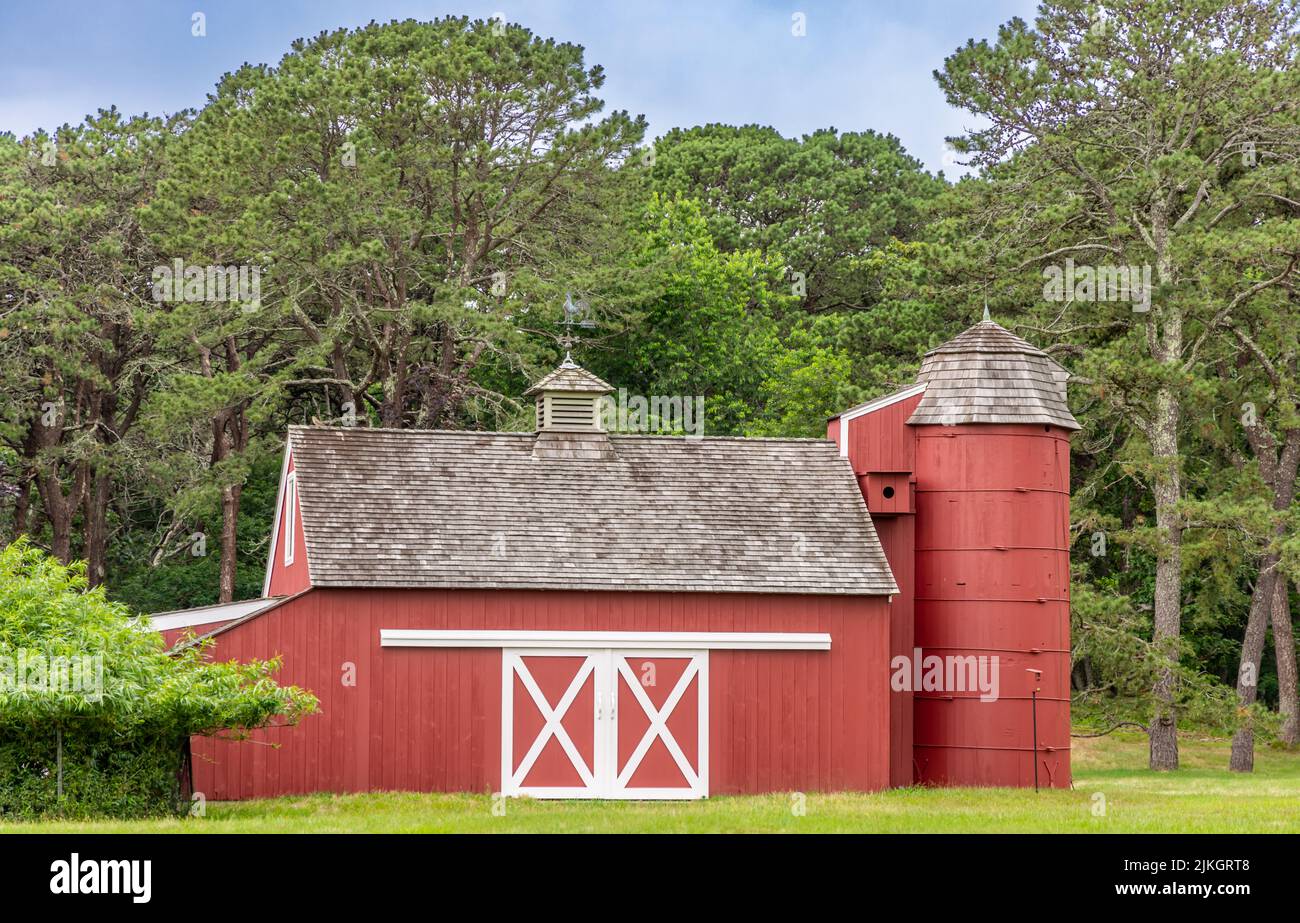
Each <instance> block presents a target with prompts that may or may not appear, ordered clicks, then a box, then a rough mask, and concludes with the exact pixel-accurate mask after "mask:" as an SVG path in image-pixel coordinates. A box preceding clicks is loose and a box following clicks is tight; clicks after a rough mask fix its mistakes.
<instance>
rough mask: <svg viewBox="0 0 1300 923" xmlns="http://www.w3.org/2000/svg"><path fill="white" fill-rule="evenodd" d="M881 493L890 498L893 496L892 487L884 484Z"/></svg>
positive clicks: (887, 498)
mask: <svg viewBox="0 0 1300 923" xmlns="http://www.w3.org/2000/svg"><path fill="white" fill-rule="evenodd" d="M881 493H882V494H884V495H885V499H886V500H889V499H892V498H893V496H894V488H892V487H888V486H886V487H885V489H884V490H882V491H881Z"/></svg>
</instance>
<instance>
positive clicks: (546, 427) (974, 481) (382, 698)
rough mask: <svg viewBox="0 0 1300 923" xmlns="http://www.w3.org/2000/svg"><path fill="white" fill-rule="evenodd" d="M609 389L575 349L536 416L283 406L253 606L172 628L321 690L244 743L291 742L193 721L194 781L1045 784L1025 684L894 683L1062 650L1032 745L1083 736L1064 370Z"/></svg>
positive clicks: (221, 790) (696, 793)
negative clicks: (682, 410) (720, 395)
mask: <svg viewBox="0 0 1300 923" xmlns="http://www.w3.org/2000/svg"><path fill="white" fill-rule="evenodd" d="M963 338H964V339H963ZM990 344H991V345H990ZM990 350H991V351H990ZM1008 350H1009V352H1008ZM972 356H973V357H974V358H972ZM1008 356H1010V358H1008ZM936 357H938V358H936ZM962 376H967V378H971V377H980V376H984V377H987V378H988V379H989V381H990V382H994V384H988V383H987V382H984V381H974V380H963V379H962ZM954 381H955V384H953V382H954ZM997 382H1001V383H1003V384H1005V385H1006V387H1005V388H1004V387H1003V385H1002V384H996V383H997ZM1035 388H1040V389H1042V392H1041V393H1038V392H1034V389H1035ZM999 389H1001V390H999ZM611 390H612V389H611V388H610V387H609V386H608V385H607V384H605V383H604V382H602V381H600V380H599V379H597V378H595V377H594V376H592V375H590V374H589V373H587V372H585V371H584V370H582V369H580V368H578V367H577V366H575V365H573V364H572V363H571V362H569V361H567V360H566V362H565V364H564V365H562V366H561V367H560V368H559V369H557V370H556V371H555V372H553V373H552V374H551V375H549V376H547V377H546V378H544V379H543V380H542V381H540V382H538V383H537V384H536V385H535V386H534V387H533V388H532V389H530V391H529V392H528V393H529V394H530V395H533V396H535V397H536V400H537V430H536V432H534V433H475V432H432V431H424V432H421V431H405V430H380V429H368V428H337V427H292V428H291V429H290V432H289V439H288V443H287V446H286V451H285V461H284V468H283V476H282V479H281V489H280V498H279V503H278V508H279V512H278V515H277V519H276V523H275V527H274V532H273V536H272V542H271V544H272V549H271V560H270V563H269V566H268V570H267V577H266V588H265V591H264V596H265V598H264V599H261V600H253V601H249V602H247V603H237V604H233V606H235V607H244V608H242V609H236V608H223V607H209V608H207V609H204V610H193V611H191V612H189V613H167V614H165V615H163V616H161V617H159V618H160V623H159V624H158V625H157V627H159V628H162V629H164V630H166V631H167V632H168V633H169V634H175V633H179V632H180V631H182V630H184V628H185V627H186V625H190V626H199V627H200V629H207V630H208V633H209V634H210V636H211V637H212V638H213V639H214V640H215V656H217V657H220V658H223V659H225V658H236V659H243V658H252V657H258V658H266V657H272V656H281V657H283V661H284V668H283V670H282V672H281V674H280V679H281V681H283V682H287V683H293V684H296V685H300V686H303V687H306V688H308V689H311V690H312V691H313V692H315V693H316V695H317V696H318V697H319V698H320V700H321V711H320V713H319V714H317V715H313V716H311V717H308V718H307V719H306V720H304V721H303V722H302V723H301V724H300V725H298V726H296V727H292V728H272V729H268V730H265V731H261V732H258V733H257V734H255V735H254V737H255V739H256V741H257V742H258V743H261V744H268V743H269V744H274V745H275V746H264V745H263V746H259V745H257V743H249V742H231V741H216V740H210V739H198V740H196V741H195V745H194V751H195V760H194V774H195V778H194V785H195V789H196V790H197V791H201V792H203V793H205V794H206V796H207V797H209V798H215V799H232V798H251V797H263V796H270V795H280V794H293V793H302V792H312V791H337V792H347V791H367V790H384V789H396V790H417V791H473V792H486V791H494V792H497V791H499V792H504V793H506V794H511V795H532V796H536V797H582V798H698V797H704V796H707V795H711V794H730V793H754V792H767V791H791V790H799V791H835V790H856V791H870V790H876V789H882V788H885V787H887V786H890V785H907V784H911V783H912V782H913V781H914V780H917V781H928V782H939V783H948V784H953V783H971V784H1028V783H1027V782H1026V781H1025V778H1024V771H1023V770H1024V769H1025V767H1028V768H1030V769H1033V767H1034V765H1035V756H1034V754H1037V753H1038V751H1039V749H1042V748H1040V747H1038V746H1036V745H1035V744H1034V742H1033V741H1030V740H1029V739H1028V735H1029V732H1028V731H1026V730H1024V728H1027V727H1028V726H1029V722H1030V718H1031V716H1030V713H1029V711H1028V710H1027V709H1026V708H1025V707H1023V706H1024V702H1023V701H1022V693H1024V692H1025V691H1026V690H1027V688H1028V685H1029V683H1028V680H1027V679H1026V678H1025V677H1028V676H1030V675H1032V674H1029V673H1026V674H1025V677H1020V676H1016V677H1014V678H1013V679H1008V680H1006V686H1005V687H1004V689H1003V691H1004V692H1006V693H1009V694H1010V695H1011V698H1010V699H1008V700H1005V701H1004V700H1002V699H1000V698H998V697H997V696H994V699H995V700H996V701H990V702H984V701H979V699H978V698H971V696H970V695H968V693H973V694H974V695H975V696H979V694H980V692H981V690H980V689H971V690H965V691H963V692H961V693H960V694H951V693H944V694H942V695H940V696H937V697H931V696H930V695H929V693H928V692H926V691H924V690H920V691H917V690H913V689H911V688H899V677H900V669H899V667H898V663H899V661H898V658H899V657H903V658H905V659H906V661H907V663H908V668H907V670H906V671H904V679H906V678H907V677H910V676H911V675H912V669H911V667H912V664H911V662H910V658H911V657H912V655H913V653H914V648H915V647H916V646H922V647H924V648H926V649H928V650H934V651H944V652H947V651H952V652H958V651H960V652H962V653H966V652H973V655H972V660H974V659H975V656H984V655H986V654H987V653H988V652H990V651H995V650H996V651H1006V652H1007V653H1006V654H1004V656H1009V655H1010V654H1011V653H1012V652H1013V651H1014V655H1015V656H1014V657H1013V661H1014V664H1015V667H1014V669H1013V670H1012V671H1011V672H1013V673H1014V672H1015V671H1016V670H1021V669H1032V668H1034V665H1037V666H1038V667H1042V668H1044V669H1043V679H1042V684H1043V686H1044V688H1043V692H1042V694H1041V695H1040V696H1039V697H1038V703H1037V705H1038V720H1039V729H1040V731H1041V732H1043V733H1042V734H1041V735H1040V736H1041V737H1042V738H1043V742H1044V744H1045V745H1046V743H1047V742H1048V741H1050V746H1051V748H1052V752H1053V753H1057V754H1059V753H1060V752H1061V751H1062V750H1064V752H1065V754H1066V755H1067V757H1068V686H1067V687H1060V686H1059V684H1060V682H1061V681H1064V682H1066V683H1068V673H1069V670H1068V666H1069V657H1068V647H1069V645H1068V593H1067V589H1066V587H1067V584H1066V582H1065V581H1067V580H1068V567H1064V565H1063V563H1062V562H1063V559H1062V558H1061V555H1062V554H1064V549H1065V545H1064V544H1063V542H1064V538H1065V533H1064V528H1065V524H1066V522H1067V521H1068V442H1067V439H1068V434H1069V430H1070V429H1072V428H1077V424H1075V423H1074V421H1073V418H1072V417H1069V411H1068V410H1067V409H1065V404H1064V378H1063V373H1062V372H1060V371H1059V366H1056V365H1055V363H1051V360H1049V359H1047V358H1046V356H1045V355H1044V354H1042V353H1041V352H1039V351H1038V350H1036V349H1034V347H1032V346H1030V345H1029V344H1027V343H1025V342H1024V341H1023V340H1020V339H1019V338H1016V337H1013V336H1012V335H1011V334H1009V333H1007V332H1006V331H1004V330H1002V328H1000V327H997V325H995V324H992V325H990V324H981V325H978V326H977V327H975V328H972V330H971V331H968V332H967V333H966V334H963V335H962V337H959V338H958V339H957V340H955V341H953V343H951V344H947V345H945V346H944V347H941V348H940V350H937V351H936V352H935V353H932V354H931V355H930V356H928V357H927V359H926V365H925V366H924V367H923V369H922V373H921V381H920V382H919V383H918V385H916V386H914V387H913V388H910V389H907V390H906V391H904V392H900V393H899V394H897V395H892V396H890V397H887V398H884V399H881V400H880V401H876V402H872V403H870V404H867V405H863V406H862V407H858V408H854V409H853V410H851V411H847V412H845V413H844V414H841V415H840V416H838V417H836V418H835V419H833V420H832V421H831V423H830V437H831V438H830V439H829V440H798V439H740V438H720V437H707V438H692V437H662V436H642V435H620V434H610V433H606V432H605V431H604V429H603V426H602V415H601V413H600V412H599V403H600V400H601V399H602V398H603V397H604V395H606V394H608V393H609V392H610V391H611ZM994 392H997V393H994ZM1031 392H1034V393H1033V394H1031ZM1033 400H1038V401H1040V402H1041V405H1042V406H1039V407H1034V406H1030V404H1032V401H1033ZM935 405H942V407H943V408H944V409H941V410H940V413H951V414H955V415H956V419H953V420H946V419H945V420H942V421H937V422H935V421H931V420H930V419H929V416H928V414H929V413H930V412H932V410H933V408H934V407H935ZM995 405H996V406H997V407H998V408H1000V409H999V410H998V413H1002V414H1004V415H1005V414H1018V415H1019V416H1017V422H1014V423H1008V422H1007V421H1006V420H992V419H986V417H987V416H988V413H986V412H985V411H986V410H987V409H988V408H990V407H994V406H995ZM1004 405H1005V406H1004ZM1049 405H1050V406H1049ZM1044 407H1046V408H1048V409H1049V410H1050V412H1051V414H1052V415H1053V420H1052V421H1051V422H1048V421H1047V420H1046V419H1045V418H1044V412H1045V411H1044V410H1043V408H1044ZM981 408H983V409H981ZM1026 408H1027V409H1026ZM1062 414H1063V416H1062ZM1040 433H1041V434H1042V436H1041V437H1040V436H1039V435H1038V434H1040ZM954 435H955V436H957V438H956V441H953V440H952V439H950V438H949V437H950V436H954ZM1031 435H1032V436H1033V439H1032V440H1031V439H1030V436H1031ZM1021 440H1024V441H1023V443H1022V442H1021ZM1062 450H1064V451H1065V454H1064V456H1062V454H1061V452H1062ZM1035 477H1037V478H1038V479H1039V480H1038V481H1034V483H1029V481H1031V480H1033V478H1035ZM1062 478H1064V480H1062ZM1022 481H1023V482H1025V483H1023V484H1022ZM1039 481H1041V482H1042V483H1041V484H1040V483H1039ZM1022 491H1023V492H1024V493H1025V494H1026V495H1025V496H1022ZM1040 494H1042V495H1044V496H1046V497H1047V499H1043V497H1040V496H1039V495H1040ZM1028 495H1032V497H1030V496H1028ZM864 501H865V502H864ZM990 504H994V505H992V506H991V505H990ZM997 504H1006V505H997ZM868 508H870V512H868ZM1062 511H1064V514H1065V516H1066V519H1065V520H1062V519H1061V518H1060V516H1061V513H1062ZM990 516H991V517H992V518H988V517H990ZM1024 516H1031V517H1034V520H1033V522H1024V521H1023V517H1024ZM873 519H874V520H875V522H874V524H873ZM1017 523H1018V524H1019V525H1017ZM1000 530H1010V531H1009V532H1008V533H1007V534H1006V535H1003V534H1002V531H1000ZM1011 533H1015V534H1011ZM1021 538H1024V539H1025V541H1029V540H1031V539H1032V541H1033V542H1035V543H1038V544H1034V545H1032V547H1030V546H1028V545H1025V546H1023V547H1022V546H1021V545H1020V544H1017V542H1018V541H1019V540H1020V539H1021ZM882 542H883V547H882ZM993 542H997V543H999V544H996V545H994V544H990V543H993ZM1001 555H1006V557H1005V560H1001V559H1000V556H1001ZM891 565H892V569H891ZM958 577H965V578H969V579H962V580H958V579H957V578H958ZM896 580H897V582H896ZM1048 584H1050V587H1049V586H1048ZM954 586H961V587H962V588H963V589H962V590H960V591H955V590H954V589H953V587H954ZM1049 590H1050V592H1049ZM999 594H1002V595H999ZM1032 594H1040V595H1042V594H1046V597H1050V598H1039V597H1038V596H1033V595H1032ZM1062 613H1064V623H1063V626H1062V623H1061V614H1062ZM214 624H215V625H216V627H215V628H214V627H212V626H213V625H214ZM1062 631H1064V635H1062ZM918 653H919V652H918ZM981 663H982V661H981ZM1062 665H1063V668H1062ZM915 666H916V675H917V676H918V677H921V666H922V665H921V664H920V663H917V664H916V665H915ZM994 666H995V667H996V661H995V663H994ZM1057 671H1059V675H1058V672H1057ZM1004 672H1005V670H1004ZM973 675H974V674H972V676H973ZM904 685H906V683H904ZM922 685H925V684H922ZM1062 688H1064V691H1062ZM945 695H946V698H945V697H944V696H945ZM1063 696H1065V698H1064V699H1063V698H1062V697H1063ZM932 699H933V701H934V702H943V703H946V704H947V706H948V708H947V710H945V709H944V708H942V707H936V705H935V704H932ZM1062 700H1063V701H1064V705H1063V706H1062V704H1061V703H1062ZM1022 713H1023V714H1022ZM1062 720H1063V721H1064V722H1065V723H1064V739H1063V740H1062V739H1061V738H1062V733H1061V731H1062V724H1061V722H1062ZM999 747H1001V748H1003V750H1004V751H1005V753H1008V754H1011V756H1010V757H1009V758H1008V757H1005V756H994V757H992V758H991V759H990V757H989V754H991V753H994V752H995V751H996V750H997V748H999ZM1025 753H1028V754H1030V755H1029V756H1028V757H1025V756H1024V754H1025ZM971 754H974V755H973V756H972V755H971ZM1049 775H1050V778H1044V780H1043V781H1044V784H1049V783H1050V784H1057V785H1061V784H1068V759H1067V760H1066V762H1065V764H1064V766H1063V771H1062V767H1061V763H1060V758H1059V756H1058V758H1057V761H1056V768H1054V769H1053V770H1052V771H1051V773H1049Z"/></svg>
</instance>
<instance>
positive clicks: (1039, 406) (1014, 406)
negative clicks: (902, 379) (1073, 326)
mask: <svg viewBox="0 0 1300 923" xmlns="http://www.w3.org/2000/svg"><path fill="white" fill-rule="evenodd" d="M1068 377H1069V374H1068V373H1067V372H1066V371H1065V369H1063V368H1061V366H1060V365H1058V364H1057V363H1056V362H1054V361H1053V360H1052V359H1051V357H1050V356H1048V355H1047V353H1045V352H1043V351H1042V350H1041V349H1039V348H1038V347H1036V346H1034V345H1032V344H1030V343H1028V342H1026V341H1025V340H1022V339H1021V338H1020V337H1018V336H1016V335H1015V334H1014V333H1012V332H1011V331H1009V330H1007V329H1006V328H1005V327H1002V326H1001V325H999V324H997V323H995V322H993V321H991V320H986V321H981V322H980V323H978V324H976V325H975V326H974V327H971V328H970V329H969V330H966V331H964V332H962V333H960V334H958V335H957V336H956V337H954V338H953V339H951V340H949V341H948V342H947V343H944V344H943V345H942V346H940V347H938V348H937V349H932V350H930V352H928V353H926V354H925V359H924V360H923V361H922V362H921V371H920V372H919V373H917V376H916V380H917V381H918V382H919V383H921V384H924V385H925V395H924V396H923V397H922V398H921V402H920V404H918V405H917V407H916V410H915V411H914V412H913V413H912V416H911V417H909V418H908V421H907V422H908V423H909V424H914V425H925V424H938V425H946V426H952V425H956V424H959V423H1042V424H1046V425H1050V426H1060V427H1063V428H1064V429H1069V430H1077V429H1080V428H1081V427H1080V426H1079V423H1078V421H1076V420H1075V419H1074V415H1073V414H1071V413H1070V408H1069V406H1068V405H1067V403H1066V400H1065V381H1066V379H1067V378H1068Z"/></svg>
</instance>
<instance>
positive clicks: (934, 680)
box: [889, 647, 1001, 702]
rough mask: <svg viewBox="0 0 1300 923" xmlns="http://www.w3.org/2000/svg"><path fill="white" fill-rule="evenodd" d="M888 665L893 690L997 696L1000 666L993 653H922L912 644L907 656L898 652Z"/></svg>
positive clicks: (994, 698) (993, 698) (984, 697)
mask: <svg viewBox="0 0 1300 923" xmlns="http://www.w3.org/2000/svg"><path fill="white" fill-rule="evenodd" d="M889 668H890V669H891V670H892V671H893V675H892V676H891V677H890V679H889V687H890V688H891V689H893V690H894V691H895V692H976V691H978V692H979V694H980V701H981V702H996V701H997V700H998V689H999V687H1000V677H999V673H1000V672H1001V668H1000V665H999V663H998V657H997V655H996V654H994V655H993V656H992V657H989V656H987V655H985V654H980V655H979V656H978V657H977V656H975V655H974V654H966V655H964V656H963V655H956V654H949V655H947V656H945V657H940V656H939V655H938V654H930V655H929V656H926V657H922V656H921V648H919V647H916V648H913V649H912V656H911V657H910V658H909V657H908V656H907V655H906V654H899V655H898V656H897V657H895V658H893V659H892V660H891V661H889Z"/></svg>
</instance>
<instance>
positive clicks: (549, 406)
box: [524, 356, 614, 433]
mask: <svg viewBox="0 0 1300 923" xmlns="http://www.w3.org/2000/svg"><path fill="white" fill-rule="evenodd" d="M613 391H614V389H613V388H612V387H610V386H609V385H608V384H607V383H605V382H603V381H601V380H600V379H599V378H597V377H596V376H595V375H593V374H591V373H590V372H588V371H587V370H586V369H584V368H582V367H581V366H579V365H578V364H577V363H576V362H574V361H573V357H572V356H565V357H564V362H562V363H561V364H560V366H559V368H557V369H556V370H555V371H554V372H551V374H549V375H547V376H546V377H545V378H543V379H542V380H541V381H539V382H537V383H536V384H535V385H533V386H532V387H531V388H529V389H528V390H527V391H525V392H524V396H525V397H529V396H532V395H536V398H537V431H538V432H539V433H544V432H552V431H558V432H567V433H603V432H604V431H605V426H604V421H603V420H602V419H601V412H600V403H601V399H602V398H603V397H604V396H605V395H606V394H611V393H613Z"/></svg>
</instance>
